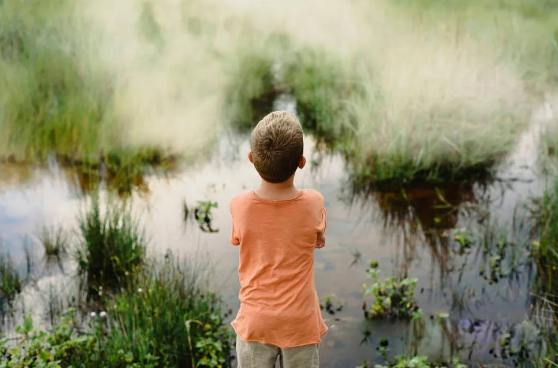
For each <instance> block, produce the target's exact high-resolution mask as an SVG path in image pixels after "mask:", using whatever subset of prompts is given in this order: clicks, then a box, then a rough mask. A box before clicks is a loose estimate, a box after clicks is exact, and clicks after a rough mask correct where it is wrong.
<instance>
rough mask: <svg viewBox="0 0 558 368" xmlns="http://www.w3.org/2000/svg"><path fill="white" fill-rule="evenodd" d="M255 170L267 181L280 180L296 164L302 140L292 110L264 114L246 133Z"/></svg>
mask: <svg viewBox="0 0 558 368" xmlns="http://www.w3.org/2000/svg"><path fill="white" fill-rule="evenodd" d="M250 146H251V149H252V159H253V161H254V166H255V167H256V170H257V171H258V173H259V174H260V176H261V177H262V179H264V180H265V181H268V182H270V183H282V182H284V181H286V180H287V179H289V178H290V177H291V176H292V175H293V174H294V173H295V171H296V169H297V168H298V164H299V162H300V159H301V158H302V151H303V148H304V141H303V135H302V127H301V125H300V122H299V121H298V119H297V118H296V116H294V115H293V114H289V113H288V112H284V111H274V112H272V113H270V114H268V115H267V116H266V117H264V118H263V119H262V120H261V121H260V122H259V123H258V125H256V127H255V128H254V130H253V131H252V135H251V137H250Z"/></svg>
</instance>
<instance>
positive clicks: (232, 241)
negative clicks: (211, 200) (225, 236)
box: [229, 202, 240, 245]
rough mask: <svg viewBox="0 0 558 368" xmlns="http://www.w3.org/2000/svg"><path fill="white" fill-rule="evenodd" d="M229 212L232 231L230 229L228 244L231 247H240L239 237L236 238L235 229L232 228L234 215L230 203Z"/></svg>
mask: <svg viewBox="0 0 558 368" xmlns="http://www.w3.org/2000/svg"><path fill="white" fill-rule="evenodd" d="M229 207H230V211H231V218H232V221H231V223H232V229H231V238H230V242H231V244H232V245H240V237H239V236H238V233H237V229H236V228H235V226H234V214H233V212H234V211H233V205H232V202H231V204H230V206H229Z"/></svg>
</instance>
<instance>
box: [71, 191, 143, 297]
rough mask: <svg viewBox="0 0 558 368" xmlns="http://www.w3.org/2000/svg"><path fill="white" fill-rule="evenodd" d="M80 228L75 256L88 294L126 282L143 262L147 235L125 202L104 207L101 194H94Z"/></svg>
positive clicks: (81, 220) (116, 286)
mask: <svg viewBox="0 0 558 368" xmlns="http://www.w3.org/2000/svg"><path fill="white" fill-rule="evenodd" d="M79 229H80V235H81V239H80V241H79V243H78V247H77V251H76V254H75V258H76V261H77V263H78V273H79V275H80V276H81V277H83V281H84V282H85V285H86V287H87V292H88V295H94V294H92V293H94V292H97V291H99V290H101V289H102V288H105V290H106V289H114V290H116V289H117V288H118V287H120V286H122V285H126V284H127V283H128V282H129V280H130V278H132V277H133V275H134V274H136V273H137V272H138V270H139V269H140V268H141V267H142V266H143V264H144V262H145V253H146V244H145V239H144V237H143V235H142V234H141V233H140V230H139V225H138V221H137V220H136V219H135V218H134V217H133V216H132V214H131V208H130V207H129V206H128V205H126V203H122V204H121V203H118V202H116V203H115V202H111V203H109V204H108V207H107V209H106V210H105V211H102V210H101V204H100V202H99V198H98V196H94V197H93V199H92V203H91V206H90V207H89V208H88V209H87V211H86V212H85V213H84V214H83V215H82V217H81V219H80V224H79Z"/></svg>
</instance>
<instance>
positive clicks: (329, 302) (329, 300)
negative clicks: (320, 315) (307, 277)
mask: <svg viewBox="0 0 558 368" xmlns="http://www.w3.org/2000/svg"><path fill="white" fill-rule="evenodd" d="M334 297H335V295H333V294H329V295H328V296H327V297H326V300H325V303H324V304H320V309H322V310H324V309H325V311H326V312H328V313H329V314H331V315H335V313H337V312H341V311H342V310H343V307H344V306H345V305H344V304H343V302H341V301H340V302H338V303H337V307H335V306H334V304H333V298H334Z"/></svg>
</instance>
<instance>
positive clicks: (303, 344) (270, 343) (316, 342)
mask: <svg viewBox="0 0 558 368" xmlns="http://www.w3.org/2000/svg"><path fill="white" fill-rule="evenodd" d="M231 326H232V328H233V330H234V332H235V333H236V335H237V336H238V337H240V339H241V340H242V341H244V342H259V343H260V344H266V345H274V346H277V347H279V348H281V349H290V348H298V347H301V346H306V345H313V344H319V343H321V342H322V339H321V337H322V336H324V335H325V334H326V333H327V331H328V330H329V329H328V328H327V327H326V329H325V331H323V332H321V333H320V338H319V339H318V341H311V342H308V343H302V344H294V345H282V344H276V343H274V342H272V341H265V340H258V339H245V338H244V337H242V335H241V334H239V333H238V330H237V329H236V325H235V324H234V322H232V323H231Z"/></svg>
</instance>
